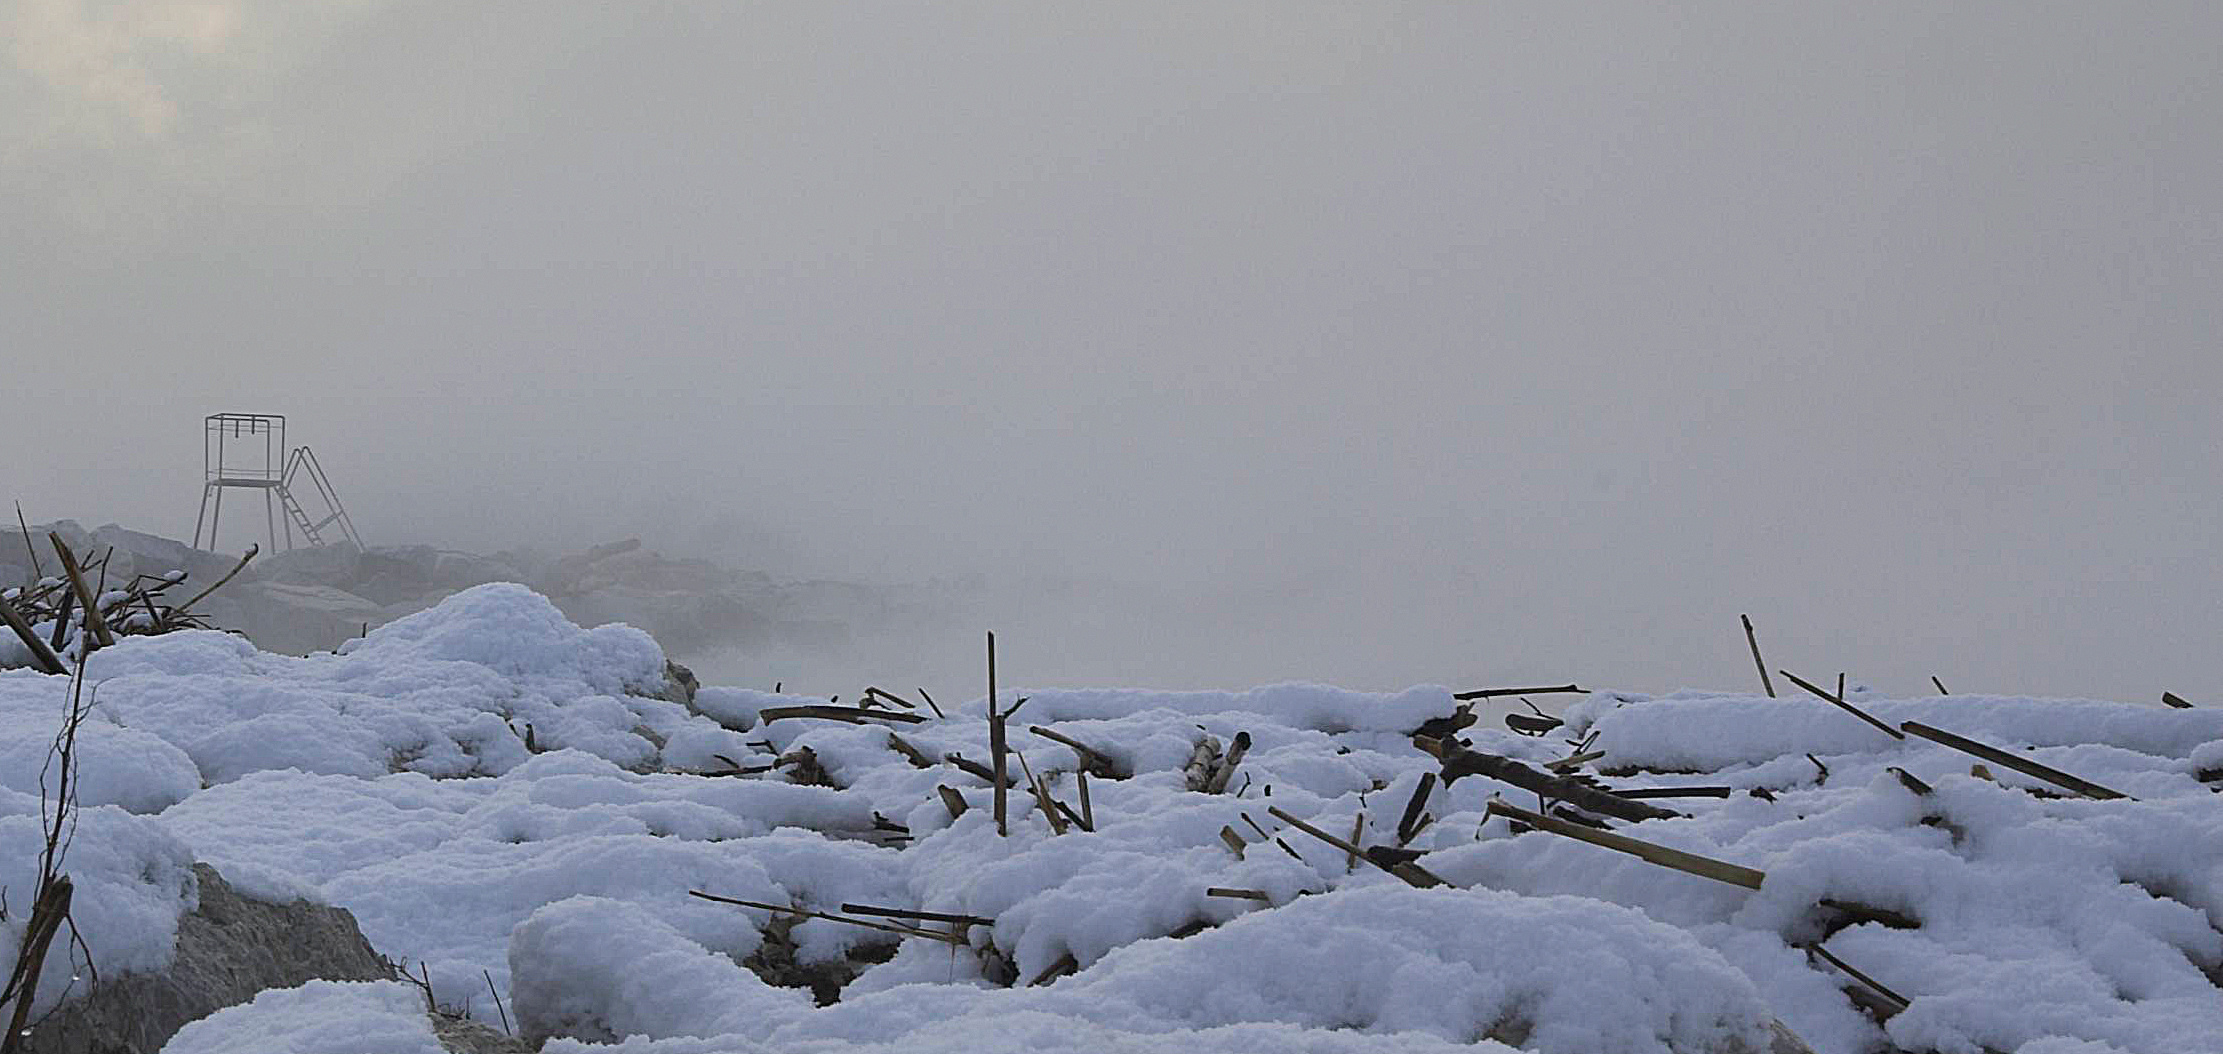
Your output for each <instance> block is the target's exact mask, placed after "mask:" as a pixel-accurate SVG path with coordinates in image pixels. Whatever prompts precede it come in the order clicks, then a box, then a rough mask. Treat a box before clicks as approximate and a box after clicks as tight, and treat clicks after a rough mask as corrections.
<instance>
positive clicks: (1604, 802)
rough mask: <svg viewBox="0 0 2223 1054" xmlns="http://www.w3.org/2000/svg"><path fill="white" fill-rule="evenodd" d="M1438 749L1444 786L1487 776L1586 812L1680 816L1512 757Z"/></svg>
mask: <svg viewBox="0 0 2223 1054" xmlns="http://www.w3.org/2000/svg"><path fill="white" fill-rule="evenodd" d="M1438 751H1439V752H1438V754H1437V756H1438V757H1440V758H1442V759H1443V785H1444V786H1446V787H1449V786H1451V785H1452V784H1453V783H1455V782H1457V781H1458V779H1459V777H1461V776H1487V777H1489V778H1490V779H1494V780H1497V781H1498V782H1500V783H1509V784H1511V785H1513V786H1515V787H1519V788H1520V789H1522V790H1525V791H1532V792H1534V793H1537V794H1541V795H1543V796H1545V797H1547V798H1557V799H1559V800H1560V801H1563V802H1566V803H1567V804H1569V805H1572V806H1574V807H1575V808H1577V809H1581V810H1583V811H1585V812H1594V813H1597V814H1598V815H1600V816H1611V817H1613V818H1614V819H1616V820H1628V821H1631V822H1635V821H1638V820H1665V819H1669V818H1671V817H1675V816H1680V815H1681V814H1680V813H1677V812H1674V811H1673V810H1670V809H1662V808H1660V807H1659V806H1656V805H1646V804H1644V803H1643V802H1637V801H1630V800H1628V799H1626V798H1622V797H1619V796H1617V795H1615V794H1614V793H1612V792H1611V791H1608V790H1605V789H1604V788H1601V787H1598V786H1596V785H1594V784H1592V783H1590V782H1588V781H1586V780H1583V779H1581V778H1578V777H1570V776H1554V775H1551V774H1550V773H1547V772H1543V771H1540V770H1538V769H1535V768H1531V767H1530V766H1528V765H1527V764H1524V763H1522V762H1519V761H1515V760H1513V759H1512V758H1507V757H1499V756H1498V755H1496V754H1485V753H1482V752H1481V751H1479V750H1473V749H1470V748H1467V747H1462V746H1458V745H1456V744H1451V743H1444V744H1439V746H1438Z"/></svg>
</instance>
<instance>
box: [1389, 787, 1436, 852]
mask: <svg viewBox="0 0 2223 1054" xmlns="http://www.w3.org/2000/svg"><path fill="white" fill-rule="evenodd" d="M1435 789H1436V774H1435V773H1433V772H1423V773H1421V774H1420V782H1419V783H1418V784H1415V785H1414V786H1413V796H1412V798H1411V799H1410V800H1408V801H1407V802H1405V814H1404V815H1403V816H1400V817H1398V818H1397V844H1399V845H1403V844H1405V843H1407V842H1410V841H1412V840H1413V835H1414V834H1415V833H1417V828H1416V827H1415V826H1414V825H1415V824H1418V823H1419V822H1420V813H1421V810H1422V809H1425V808H1427V806H1428V794H1429V792H1431V791H1433V790H1435Z"/></svg>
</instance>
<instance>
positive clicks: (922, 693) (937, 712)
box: [919, 688, 949, 718]
mask: <svg viewBox="0 0 2223 1054" xmlns="http://www.w3.org/2000/svg"><path fill="white" fill-rule="evenodd" d="M919 698H921V699H924V700H926V708H927V709H929V710H932V711H934V716H935V717H945V718H946V717H948V716H949V715H948V714H945V713H943V712H942V708H941V707H939V706H936V705H934V697H933V696H931V695H928V694H926V689H924V688H921V689H919Z"/></svg>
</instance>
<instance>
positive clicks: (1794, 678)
mask: <svg viewBox="0 0 2223 1054" xmlns="http://www.w3.org/2000/svg"><path fill="white" fill-rule="evenodd" d="M1776 672H1778V673H1781V674H1782V675H1783V676H1785V677H1788V678H1790V679H1791V683H1792V684H1795V685H1798V686H1799V687H1801V688H1804V689H1806V690H1807V691H1809V692H1812V693H1814V695H1815V697H1817V698H1819V699H1821V700H1822V701H1823V702H1825V703H1828V704H1830V705H1832V706H1835V707H1836V708H1837V709H1839V710H1843V711H1844V712H1846V713H1848V714H1851V715H1853V716H1854V717H1857V718H1859V719H1861V720H1863V721H1866V722H1868V723H1869V724H1871V725H1874V726H1876V727H1877V728H1879V729H1881V730H1882V731H1883V734H1885V735H1887V736H1890V737H1891V738H1893V739H1905V738H1906V735H1905V734H1904V733H1902V732H1900V731H1899V730H1898V729H1896V728H1893V727H1891V726H1890V725H1887V724H1884V723H1883V722H1881V721H1878V720H1876V719H1875V718H1873V717H1870V716H1868V712H1867V711H1866V710H1862V709H1861V708H1859V707H1857V706H1854V705H1852V704H1851V703H1848V702H1846V701H1845V700H1843V699H1841V698H1839V697H1837V696H1834V695H1831V694H1829V693H1828V692H1825V691H1823V690H1821V689H1820V688H1819V687H1816V686H1815V685H1814V684H1812V683H1810V682H1808V681H1807V680H1806V679H1805V678H1803V677H1800V676H1799V675H1798V674H1795V673H1792V672H1791V671H1789V670H1778V671H1776Z"/></svg>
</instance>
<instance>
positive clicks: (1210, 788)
mask: <svg viewBox="0 0 2223 1054" xmlns="http://www.w3.org/2000/svg"><path fill="white" fill-rule="evenodd" d="M1249 752H1250V733H1248V732H1237V733H1235V741H1234V742H1233V743H1230V744H1229V745H1228V748H1227V756H1226V757H1223V758H1221V759H1220V763H1219V767H1218V768H1215V769H1213V770H1212V776H1211V778H1210V779H1208V780H1206V781H1204V793H1206V794H1225V793H1227V781H1228V780H1230V779H1233V778H1234V776H1235V766H1237V765H1240V764H1242V763H1243V755H1244V754H1247V753H1249Z"/></svg>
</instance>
